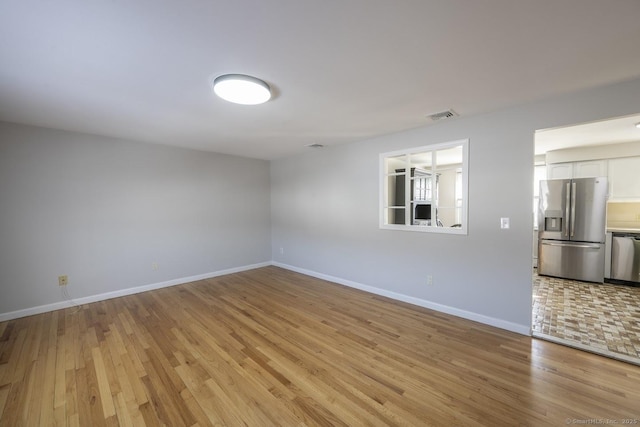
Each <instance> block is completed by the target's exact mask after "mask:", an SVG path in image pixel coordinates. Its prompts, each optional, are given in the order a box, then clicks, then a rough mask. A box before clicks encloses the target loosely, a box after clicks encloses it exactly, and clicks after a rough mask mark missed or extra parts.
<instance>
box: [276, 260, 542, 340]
mask: <svg viewBox="0 0 640 427" xmlns="http://www.w3.org/2000/svg"><path fill="white" fill-rule="evenodd" d="M272 264H273V265H275V266H276V267H281V268H284V269H287V270H291V271H295V272H297V273H302V274H306V275H307V276H311V277H316V278H318V279H323V280H328V281H330V282H335V283H338V284H340V285H344V286H348V287H350V288H355V289H360V290H362V291H366V292H370V293H372V294H376V295H381V296H384V297H388V298H391V299H395V300H398V301H402V302H406V303H409V304H413V305H417V306H420V307H424V308H428V309H431V310H435V311H439V312H441V313H446V314H451V315H453V316H457V317H462V318H463V319H468V320H473V321H475V322H479V323H483V324H485V325H489V326H495V327H496V328H500V329H505V330H507V331H511V332H515V333H518V334H521V335H527V336H531V326H528V325H521V324H519V323H513V322H508V321H506V320H502V319H496V318H495V317H489V316H485V315H484V314H478V313H474V312H472V311H466V310H461V309H459V308H455V307H451V306H448V305H444V304H438V303H435V302H431V301H427V300H423V299H420V298H416V297H412V296H408V295H404V294H400V293H397V292H392V291H387V290H385V289H380V288H375V287H373V286H369V285H364V284H362V283H358V282H353V281H351V280H346V279H342V278H340V277H334V276H329V275H327V274H323V273H318V272H316V271H312V270H307V269H304V268H299V267H294V266H292V265H288V264H282V263H279V262H275V261H274V262H273V263H272Z"/></svg>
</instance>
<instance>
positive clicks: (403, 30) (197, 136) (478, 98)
mask: <svg viewBox="0 0 640 427" xmlns="http://www.w3.org/2000/svg"><path fill="white" fill-rule="evenodd" d="M638 18H640V1H638V0H616V1H603V0H563V1H558V0H520V1H513V0H446V1H444V0H402V1H391V0H348V1H344V0H340V1H338V0H323V1H320V0H318V1H299V0H235V1H230V0H209V1H207V0H183V1H175V0H126V1H125V0H91V1H77V0H56V1H42V0H0V120H5V121H10V122H18V123H26V124H33V125H39V126H46V127H53V128H59V129H67V130H73V131H80V132H89V133H95V134H100V135H108V136H114V137H119V138H126V139H133V140H140V141H148V142H155V143H161V144H170V145H176V146H180V147H191V148H195V149H201V150H210V151H217V152H222V153H229V154H235V155H242V156H249V157H255V158H263V159H274V158H278V157H282V156H288V155H292V154H295V153H298V152H302V151H305V150H309V148H306V146H307V145H309V144H312V143H320V144H324V145H326V146H331V145H335V144H341V143H346V142H350V141H355V140H360V139H364V138H368V137H372V136H376V135H381V134H387V133H391V132H397V131H400V130H404V129H409V128H413V127H418V126H423V125H426V124H428V121H427V120H426V119H425V116H426V115H428V114H430V113H434V112H438V111H442V110H445V109H448V108H453V109H454V110H455V111H456V112H457V113H459V114H460V115H461V116H468V115H473V114H478V113H481V112H485V111H490V110H496V109H500V108H504V107H507V106H511V105H515V104H520V103H524V102H528V101H532V100H534V99H539V98H543V97H547V96H552V95H556V94H559V93H565V92H569V91H575V90H580V89H584V88H589V87H594V86H598V85H603V84H608V83H612V82H618V81H623V80H628V79H633V78H637V77H638V76H640V55H638V54H637V43H638V40H640V25H639V24H638ZM224 73H242V74H250V75H253V76H256V77H258V78H261V79H263V80H265V81H267V82H268V83H269V84H270V85H271V86H272V87H273V89H274V92H275V94H276V96H275V99H273V100H272V101H270V102H268V103H267V104H264V105H261V106H240V105H234V104H229V103H226V102H224V101H222V100H220V99H217V98H215V97H214V96H213V95H212V91H211V89H210V87H209V81H210V79H211V78H212V77H215V76H217V75H220V74H224ZM449 120H455V119H449Z"/></svg>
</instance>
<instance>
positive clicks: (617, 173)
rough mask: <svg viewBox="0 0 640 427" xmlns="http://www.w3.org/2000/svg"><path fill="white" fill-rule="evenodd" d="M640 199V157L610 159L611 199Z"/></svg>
mask: <svg viewBox="0 0 640 427" xmlns="http://www.w3.org/2000/svg"><path fill="white" fill-rule="evenodd" d="M616 199H617V200H631V199H633V200H640V157H624V158H620V159H611V160H609V200H616Z"/></svg>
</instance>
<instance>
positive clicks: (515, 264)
mask: <svg viewBox="0 0 640 427" xmlns="http://www.w3.org/2000/svg"><path fill="white" fill-rule="evenodd" d="M639 100H640V80H636V81H632V82H625V83H620V84H617V85H612V86H609V87H603V88H598V89H595V90H590V91H584V92H581V93H575V94H568V95H563V96H559V97H556V98H554V99H548V100H543V101H540V102H536V103H533V104H529V105H525V106H519V107H515V108H511V109H508V110H504V111H498V112H494V113H490V114H485V115H480V116H474V117H460V118H457V119H452V120H450V121H446V122H442V123H438V124H435V125H432V126H428V127H424V128H420V129H415V130H411V131H408V132H403V133H398V134H394V135H388V136H384V137H380V138H375V139H370V140H367V141H361V142H358V143H353V144H349V145H343V146H336V147H327V148H325V149H323V150H314V151H310V152H309V153H305V154H304V155H300V156H296V157H291V158H286V159H281V160H276V161H273V162H272V163H271V203H272V251H273V259H274V261H275V262H276V263H279V264H281V265H283V266H287V267H289V268H293V269H296V270H299V271H304V272H307V273H311V274H315V275H317V276H320V277H328V278H332V279H334V280H337V281H340V282H342V283H345V284H349V285H352V286H357V287H362V288H365V289H369V290H373V291H375V292H378V293H381V294H384V295H391V296H394V297H396V298H400V299H404V300H407V301H412V302H415V303H418V304H422V305H425V306H428V307H433V308H436V309H440V310H443V311H447V312H450V313H453V314H458V315H461V316H463V317H467V318H472V319H476V320H479V321H482V322H485V323H489V324H493V325H496V326H499V327H503V328H506V329H510V330H514V331H518V332H521V333H528V331H529V330H530V325H531V274H532V268H531V267H532V265H531V264H532V257H531V255H532V253H531V252H532V249H531V248H532V233H531V224H532V212H531V200H532V198H533V190H532V182H533V159H534V155H533V140H534V131H535V130H536V129H543V128H551V127H557V126H563V125H569V124H573V123H583V122H588V121H592V120H600V119H604V118H609V117H616V116H622V115H627V114H633V113H638V112H640V102H639ZM454 107H455V106H454ZM464 138H469V139H470V161H469V192H470V194H469V233H468V235H467V236H460V235H444V234H429V233H412V232H405V231H393V230H380V229H379V228H378V185H379V177H378V155H379V153H382V152H387V151H392V150H399V149H404V148H409V147H416V146H423V145H428V144H436V143H443V142H448V141H453V140H458V139H464ZM318 142H319V143H322V141H318ZM500 217H509V218H511V229H509V230H501V229H500V227H499V224H500ZM280 248H282V250H283V252H284V253H283V254H282V253H281V249H280ZM428 274H430V275H432V276H433V283H434V285H433V286H427V285H426V276H427V275H428Z"/></svg>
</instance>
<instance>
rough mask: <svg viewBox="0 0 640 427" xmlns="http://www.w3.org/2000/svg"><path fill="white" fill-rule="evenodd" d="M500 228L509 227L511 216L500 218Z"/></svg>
mask: <svg viewBox="0 0 640 427" xmlns="http://www.w3.org/2000/svg"><path fill="white" fill-rule="evenodd" d="M500 228H502V229H503V230H506V229H508V228H509V218H500Z"/></svg>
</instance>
